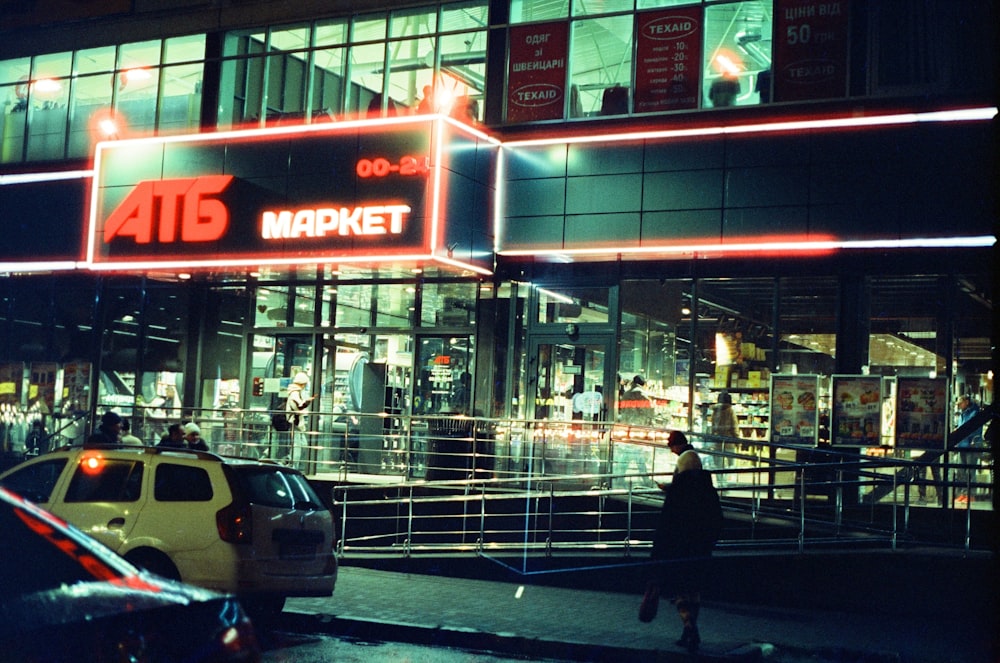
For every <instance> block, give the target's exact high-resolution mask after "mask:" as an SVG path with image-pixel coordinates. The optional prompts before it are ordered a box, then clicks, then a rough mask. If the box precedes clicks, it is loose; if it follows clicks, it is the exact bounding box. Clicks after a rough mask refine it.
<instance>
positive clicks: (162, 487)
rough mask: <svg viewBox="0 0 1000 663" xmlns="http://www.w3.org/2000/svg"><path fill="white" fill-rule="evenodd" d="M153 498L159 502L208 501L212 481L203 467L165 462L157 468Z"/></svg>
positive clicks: (210, 494)
mask: <svg viewBox="0 0 1000 663" xmlns="http://www.w3.org/2000/svg"><path fill="white" fill-rule="evenodd" d="M153 483H154V487H153V498H154V499H155V500H156V501H158V502H208V501H210V500H211V499H212V481H211V479H209V476H208V472H206V471H205V469H204V468H201V467H191V466H188V465H174V464H173V463H163V464H161V465H159V466H157V468H156V477H155V479H154V482H153Z"/></svg>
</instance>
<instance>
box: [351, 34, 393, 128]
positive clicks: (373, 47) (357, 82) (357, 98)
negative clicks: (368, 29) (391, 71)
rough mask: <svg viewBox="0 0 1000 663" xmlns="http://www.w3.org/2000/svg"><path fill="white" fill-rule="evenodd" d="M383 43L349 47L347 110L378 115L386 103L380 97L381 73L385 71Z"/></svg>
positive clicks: (386, 105) (385, 106) (385, 107)
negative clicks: (349, 78) (349, 85)
mask: <svg viewBox="0 0 1000 663" xmlns="http://www.w3.org/2000/svg"><path fill="white" fill-rule="evenodd" d="M384 62H385V44H384V43H376V44H364V45H360V46H353V47H351V54H350V77H351V88H350V90H349V91H348V99H349V101H348V104H349V108H348V110H349V111H353V112H357V113H367V114H368V115H369V116H376V117H377V116H379V115H381V114H382V112H383V109H387V108H388V104H387V103H386V102H385V100H384V99H383V98H382V73H383V72H384V71H385V65H384Z"/></svg>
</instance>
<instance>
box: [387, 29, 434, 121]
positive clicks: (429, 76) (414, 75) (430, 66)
mask: <svg viewBox="0 0 1000 663" xmlns="http://www.w3.org/2000/svg"><path fill="white" fill-rule="evenodd" d="M435 62H436V53H435V40H434V39H433V38H427V37H425V38H421V39H404V40H400V41H395V42H390V43H389V100H390V101H389V103H390V104H392V105H393V106H395V107H396V108H397V110H398V109H399V108H406V107H410V108H414V109H416V108H417V105H418V104H420V103H421V100H422V99H430V97H431V96H432V95H430V94H429V91H428V90H427V87H428V86H431V87H432V88H435V89H437V94H440V87H441V86H439V85H435V84H434V70H435ZM428 112H430V111H429V109H428Z"/></svg>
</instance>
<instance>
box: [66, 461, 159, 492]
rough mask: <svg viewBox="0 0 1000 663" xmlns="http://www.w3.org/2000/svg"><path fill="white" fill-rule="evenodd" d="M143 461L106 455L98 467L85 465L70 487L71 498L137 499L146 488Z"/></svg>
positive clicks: (79, 468)
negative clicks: (144, 487) (112, 458)
mask: <svg viewBox="0 0 1000 663" xmlns="http://www.w3.org/2000/svg"><path fill="white" fill-rule="evenodd" d="M142 470H143V464H142V463H141V462H139V461H134V460H110V459H105V460H103V462H102V463H101V464H99V465H98V466H97V468H96V469H95V468H91V467H90V466H87V467H86V468H85V467H84V466H83V465H81V466H80V467H78V468H77V470H76V472H75V473H74V474H73V479H72V480H71V481H70V483H69V487H68V488H67V489H66V498H65V501H66V502H67V503H71V502H135V501H136V500H138V499H139V497H140V493H141V491H142Z"/></svg>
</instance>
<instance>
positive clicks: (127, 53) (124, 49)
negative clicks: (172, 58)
mask: <svg viewBox="0 0 1000 663" xmlns="http://www.w3.org/2000/svg"><path fill="white" fill-rule="evenodd" d="M162 45H163V43H162V42H161V41H160V40H159V39H153V40H150V41H142V42H135V43H132V44H122V46H121V48H120V49H119V50H118V68H119V69H121V70H123V71H127V70H129V69H134V68H136V67H155V66H157V65H159V64H160V49H161V47H162Z"/></svg>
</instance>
